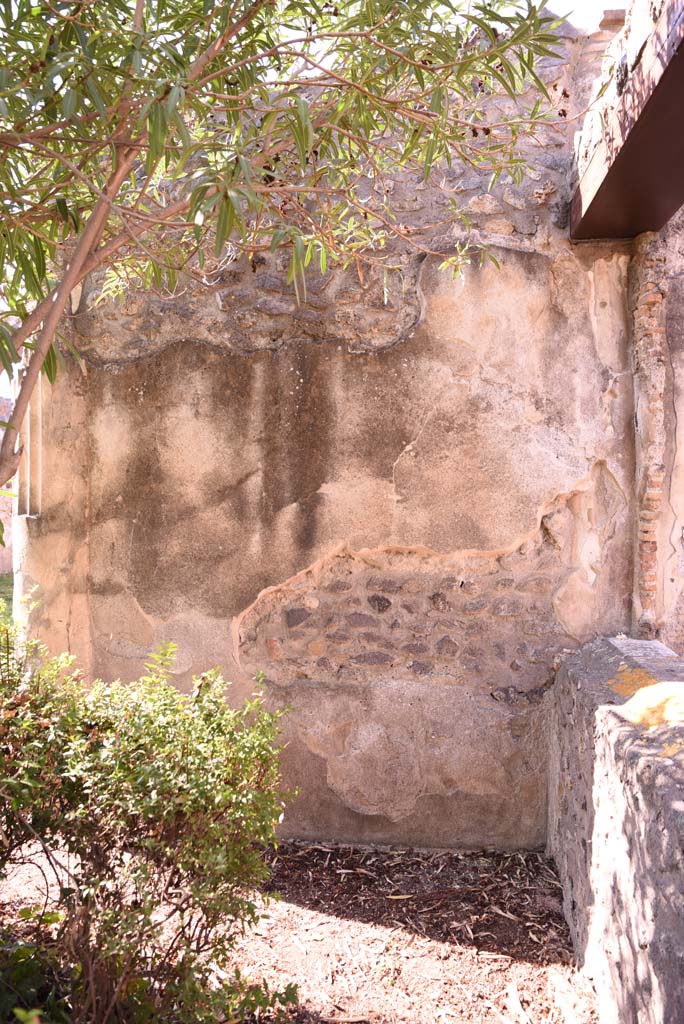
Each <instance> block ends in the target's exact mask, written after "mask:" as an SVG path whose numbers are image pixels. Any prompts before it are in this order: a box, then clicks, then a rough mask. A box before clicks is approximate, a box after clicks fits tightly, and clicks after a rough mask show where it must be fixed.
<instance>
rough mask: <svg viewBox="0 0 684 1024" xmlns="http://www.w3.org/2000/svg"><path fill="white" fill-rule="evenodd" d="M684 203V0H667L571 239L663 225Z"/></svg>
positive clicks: (612, 123)
mask: <svg viewBox="0 0 684 1024" xmlns="http://www.w3.org/2000/svg"><path fill="white" fill-rule="evenodd" d="M683 203H684V0H667V2H666V4H665V9H664V11H663V13H662V15H661V16H660V18H659V20H658V22H657V24H656V25H655V27H654V29H653V32H652V33H651V35H650V36H649V37H648V39H647V41H646V43H645V45H644V48H643V50H642V53H641V59H640V61H639V63H638V64H637V66H636V67H635V68H634V70H633V71H632V73H631V74H630V75H629V77H628V78H627V81H626V84H625V88H624V91H623V92H622V95H621V96H620V99H619V102H618V105H617V107H616V109H615V110H614V112H613V114H612V116H611V118H610V120H609V122H608V124H607V125H606V126H605V131H604V133H603V137H602V141H601V142H600V143H599V145H598V146H597V148H596V149H595V151H594V153H593V154H592V156H591V159H590V161H589V163H588V165H587V167H586V169H585V171H584V173H583V174H582V177H581V178H580V182H579V185H578V187H577V190H576V192H575V194H574V196H573V199H572V204H571V207H570V237H571V238H573V239H577V240H580V239H590V238H632V237H634V236H635V235H638V234H641V232H643V231H658V230H659V229H660V228H661V227H663V225H664V224H665V223H666V222H667V221H668V220H669V218H670V217H671V216H672V215H673V214H674V213H675V212H676V211H677V210H678V209H679V207H680V206H681V205H682V204H683Z"/></svg>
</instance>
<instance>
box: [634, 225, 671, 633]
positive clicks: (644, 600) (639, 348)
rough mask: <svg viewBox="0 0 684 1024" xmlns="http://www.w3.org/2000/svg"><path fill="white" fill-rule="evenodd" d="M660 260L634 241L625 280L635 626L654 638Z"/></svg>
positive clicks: (657, 250)
mask: <svg viewBox="0 0 684 1024" xmlns="http://www.w3.org/2000/svg"><path fill="white" fill-rule="evenodd" d="M665 261H666V257H665V251H664V248H663V245H662V241H661V240H660V238H659V236H658V235H655V234H648V235H642V236H641V237H640V238H639V239H637V241H636V243H635V250H634V258H633V260H632V266H631V282H630V284H631V295H632V303H631V304H632V316H633V346H634V348H633V351H634V386H635V405H636V418H637V439H638V444H637V481H636V495H637V501H638V519H637V557H636V591H637V593H636V598H637V600H636V602H635V618H636V623H635V625H636V627H637V629H638V632H639V635H640V636H642V637H645V638H649V637H654V636H656V635H657V632H658V612H659V603H662V602H661V600H660V591H661V590H662V581H660V580H659V577H658V566H659V551H658V545H659V534H660V532H661V524H662V512H663V505H664V501H665V491H666V487H667V483H666V465H665V461H666V446H667V431H666V417H665V402H666V393H667V337H666V332H665V301H664V300H665Z"/></svg>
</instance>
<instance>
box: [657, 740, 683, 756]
mask: <svg viewBox="0 0 684 1024" xmlns="http://www.w3.org/2000/svg"><path fill="white" fill-rule="evenodd" d="M678 754H684V740H675V741H674V742H673V743H666V744H665V746H664V747H663V749H662V750H661V751H660V756H661V757H677V755H678Z"/></svg>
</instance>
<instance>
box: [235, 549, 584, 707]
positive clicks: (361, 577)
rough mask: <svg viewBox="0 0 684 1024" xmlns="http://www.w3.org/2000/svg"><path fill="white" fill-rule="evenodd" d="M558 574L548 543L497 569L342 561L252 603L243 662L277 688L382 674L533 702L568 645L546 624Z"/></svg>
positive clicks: (423, 556) (396, 557)
mask: <svg viewBox="0 0 684 1024" xmlns="http://www.w3.org/2000/svg"><path fill="white" fill-rule="evenodd" d="M530 547H532V545H530ZM526 556H527V557H526ZM535 556H536V557H535ZM561 565H562V559H561V557H560V552H559V550H558V549H557V548H556V547H554V545H553V543H551V542H549V540H548V539H547V540H546V542H545V541H544V540H542V541H541V543H540V545H539V547H538V548H537V549H536V550H534V551H529V550H528V551H518V552H515V553H514V554H511V555H506V556H502V557H501V558H500V559H497V558H495V557H486V556H478V555H474V556H472V557H467V556H466V557H462V558H459V557H450V558H440V557H439V556H437V555H434V554H431V553H429V552H427V551H424V552H421V551H411V550H410V549H403V550H402V549H397V550H395V551H392V550H391V549H390V550H389V551H374V552H367V553H364V552H346V551H345V552H341V553H340V554H338V555H336V556H334V557H333V558H331V559H326V560H325V562H324V563H323V564H322V565H321V566H320V567H317V568H316V569H313V570H309V571H307V573H306V574H304V575H303V576H302V577H300V578H299V579H298V580H297V581H293V583H292V584H289V585H286V586H285V587H283V588H276V589H275V590H272V591H271V592H268V593H266V594H264V595H263V597H262V598H260V599H259V600H258V601H257V603H256V604H255V605H254V606H253V607H252V609H251V610H250V611H248V612H247V613H246V614H245V615H244V616H243V618H242V619H241V621H240V626H239V632H240V637H241V658H242V660H243V661H245V660H246V661H248V662H249V666H250V667H252V666H253V667H254V669H255V670H256V668H257V667H259V666H261V667H263V668H266V667H269V672H268V675H269V680H270V681H271V682H272V683H273V684H274V685H276V686H278V687H287V686H290V685H297V684H299V683H305V682H307V681H317V680H319V681H321V680H328V679H329V680H333V679H334V680H336V681H338V682H340V683H344V682H349V683H353V682H358V683H362V682H364V681H366V680H368V679H369V678H370V677H372V676H376V675H378V674H380V675H382V674H384V673H390V674H391V675H392V676H393V677H394V678H398V677H401V678H405V679H407V680H410V679H411V678H416V677H420V678H424V679H430V680H431V681H432V682H433V683H434V684H435V685H438V684H446V685H460V686H467V687H468V689H469V691H470V692H472V693H474V694H478V695H479V696H481V697H485V698H486V697H490V698H493V699H494V700H497V701H505V702H506V703H509V704H522V705H529V704H534V703H537V702H538V701H539V700H540V698H541V694H542V693H543V690H544V687H545V686H546V685H547V684H548V682H549V679H550V673H551V672H552V668H553V661H554V658H555V656H556V655H557V653H558V652H559V650H560V649H561V648H562V647H563V645H565V644H572V643H573V641H572V638H571V637H569V636H568V634H567V633H566V632H565V631H564V630H563V628H562V627H561V626H560V625H559V624H558V623H557V622H555V621H554V616H553V608H552V598H553V591H554V590H555V589H556V587H557V585H558V574H559V570H560V569H561ZM502 676H503V680H505V681H506V682H508V683H509V685H507V686H502V685H501V682H502Z"/></svg>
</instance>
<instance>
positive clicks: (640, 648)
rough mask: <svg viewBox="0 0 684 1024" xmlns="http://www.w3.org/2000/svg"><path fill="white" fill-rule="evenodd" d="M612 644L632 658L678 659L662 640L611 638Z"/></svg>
mask: <svg viewBox="0 0 684 1024" xmlns="http://www.w3.org/2000/svg"><path fill="white" fill-rule="evenodd" d="M610 643H611V644H612V645H613V646H614V647H617V649H618V650H619V651H621V652H622V653H623V654H627V655H629V657H630V658H652V657H653V656H654V655H656V656H657V657H659V658H676V657H677V655H676V654H675V652H674V651H673V650H672V648H670V647H668V646H667V645H666V644H664V643H661V642H660V640H631V639H629V637H622V636H620V637H618V636H615V637H611V638H610Z"/></svg>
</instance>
